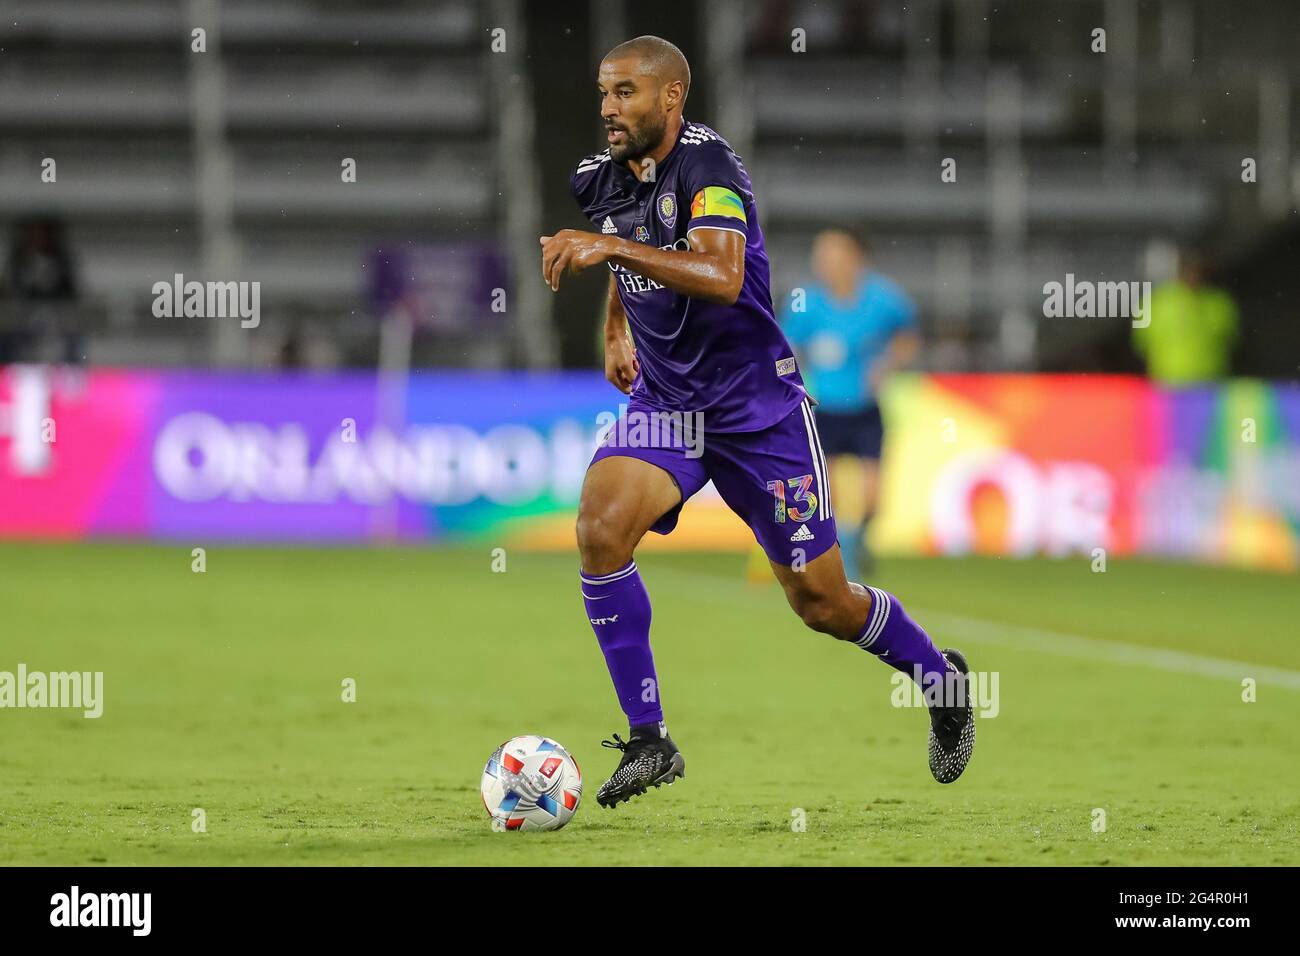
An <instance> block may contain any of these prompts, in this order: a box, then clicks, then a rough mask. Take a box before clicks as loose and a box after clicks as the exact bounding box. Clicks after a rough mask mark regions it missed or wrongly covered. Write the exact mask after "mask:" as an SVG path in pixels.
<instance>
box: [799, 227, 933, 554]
mask: <svg viewBox="0 0 1300 956" xmlns="http://www.w3.org/2000/svg"><path fill="white" fill-rule="evenodd" d="M812 267H813V272H814V273H816V275H817V282H816V283H815V284H814V285H812V286H811V287H810V288H809V289H808V290H807V293H806V295H805V298H804V301H803V303H802V305H803V307H802V308H801V309H799V310H797V311H796V310H795V309H793V308H790V309H788V310H786V313H785V315H784V316H783V318H782V322H781V326H782V328H783V329H784V331H785V335H786V338H787V339H789V341H790V344H791V345H793V346H794V349H795V355H796V356H797V358H798V359H799V367H800V368H801V369H802V371H803V373H804V374H806V375H807V376H808V380H809V383H810V384H811V386H812V389H813V391H814V392H815V393H816V395H817V400H818V403H819V404H818V406H817V427H818V429H819V431H820V433H821V436H822V441H823V450H824V451H825V452H826V454H827V456H828V457H829V458H830V460H831V463H832V464H834V463H835V460H836V459H837V458H844V459H848V460H852V461H853V462H854V464H855V465H856V466H857V473H858V474H859V475H860V476H861V480H862V517H861V521H860V522H859V524H858V526H857V527H854V526H853V525H851V524H850V523H849V522H847V521H845V522H842V523H841V522H837V524H838V525H839V536H840V538H839V540H840V549H841V550H842V552H843V555H844V568H845V571H846V572H847V573H848V575H849V577H850V578H854V577H857V575H858V573H859V572H861V573H867V572H868V571H869V569H870V566H871V557H870V552H869V551H868V548H867V526H868V524H870V522H871V519H872V517H874V515H875V513H876V505H877V503H878V502H879V500H880V449H881V446H882V444H883V442H884V435H885V428H884V422H883V420H882V419H881V416H880V406H879V405H878V404H877V403H876V396H877V395H878V394H879V392H880V386H881V385H882V384H883V383H884V380H885V379H886V378H887V377H888V376H889V374H890V373H891V372H893V371H894V370H895V369H897V368H899V367H901V366H903V365H906V364H907V363H908V362H910V361H911V360H912V359H913V357H915V355H916V351H917V348H918V347H919V345H920V339H919V338H918V337H917V334H916V306H915V305H913V304H912V300H911V299H909V298H908V297H907V293H905V292H904V291H903V290H902V289H900V288H899V287H898V285H897V284H896V283H894V282H892V281H890V280H889V279H888V278H886V277H885V276H883V275H881V274H880V273H879V272H876V271H874V270H873V269H871V259H870V253H869V251H868V247H867V242H866V240H865V239H863V238H862V237H861V236H859V235H858V234H857V233H856V232H853V231H851V230H849V229H846V228H843V227H836V228H834V229H825V230H823V231H822V232H821V233H819V234H818V235H817V238H816V239H814V240H813V248H812ZM832 491H838V489H837V488H835V486H834V484H833V483H832ZM835 497H837V498H838V497H842V496H840V495H838V494H836V495H835Z"/></svg>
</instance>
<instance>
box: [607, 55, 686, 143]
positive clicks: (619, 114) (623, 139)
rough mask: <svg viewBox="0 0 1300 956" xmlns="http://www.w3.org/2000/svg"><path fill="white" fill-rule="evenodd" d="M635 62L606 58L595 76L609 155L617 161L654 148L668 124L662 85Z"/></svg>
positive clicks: (660, 140) (661, 139) (661, 138)
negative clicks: (641, 71)
mask: <svg viewBox="0 0 1300 956" xmlns="http://www.w3.org/2000/svg"><path fill="white" fill-rule="evenodd" d="M636 66H637V61H635V60H626V59H621V60H606V61H605V62H603V63H601V65H600V73H599V74H598V75H597V77H596V87H597V89H598V90H599V91H600V118H601V119H602V120H604V122H605V132H606V136H607V138H608V140H609V156H610V158H611V159H613V160H614V161H615V162H618V163H622V162H626V161H627V160H629V159H641V158H642V157H643V156H645V155H646V154H647V153H650V152H653V151H654V149H655V147H657V146H658V145H659V144H660V143H661V142H663V138H664V133H665V132H666V130H667V128H668V110H667V108H666V104H665V102H664V96H663V89H664V88H663V85H662V84H660V82H659V80H658V78H657V77H654V76H649V75H647V74H645V73H639V72H637V71H636Z"/></svg>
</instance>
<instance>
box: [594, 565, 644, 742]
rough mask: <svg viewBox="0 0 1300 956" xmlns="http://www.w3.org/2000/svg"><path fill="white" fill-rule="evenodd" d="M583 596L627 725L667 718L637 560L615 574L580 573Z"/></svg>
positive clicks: (636, 725) (637, 725)
mask: <svg viewBox="0 0 1300 956" xmlns="http://www.w3.org/2000/svg"><path fill="white" fill-rule="evenodd" d="M579 577H580V578H581V579H582V597H583V599H584V600H585V602H586V605H587V618H588V620H590V621H591V627H592V629H593V630H594V631H595V632H596V640H597V641H599V642H600V649H601V650H602V651H603V652H604V654H605V665H606V666H607V667H608V668H609V676H610V677H611V678H612V679H613V681H614V692H615V693H616V694H617V695H618V703H619V706H620V707H622V708H623V713H625V714H627V723H628V726H629V727H639V726H641V725H643V724H657V723H659V722H661V721H662V720H663V719H664V712H663V708H662V707H660V706H659V677H658V675H657V674H655V661H654V656H653V655H652V654H651V653H650V596H649V595H648V594H646V591H645V586H644V585H643V584H642V583H641V575H640V574H638V573H637V570H636V562H635V561H629V562H628V563H627V566H626V567H624V568H620V569H619V570H617V571H614V572H613V573H611V574H601V575H592V574H587V573H586V572H582V573H581V574H579Z"/></svg>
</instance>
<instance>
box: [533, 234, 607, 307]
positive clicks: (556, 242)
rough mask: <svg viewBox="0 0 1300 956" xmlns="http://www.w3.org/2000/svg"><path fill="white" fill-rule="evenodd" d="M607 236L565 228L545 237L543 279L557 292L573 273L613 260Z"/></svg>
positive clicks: (543, 237) (542, 240)
mask: <svg viewBox="0 0 1300 956" xmlns="http://www.w3.org/2000/svg"><path fill="white" fill-rule="evenodd" d="M606 238H607V237H605V236H601V235H597V234H596V233H594V232H581V231H579V230H577V229H561V230H560V231H559V232H557V233H556V234H555V235H553V236H542V237H541V239H539V240H538V241H539V242H541V244H542V278H543V279H545V280H546V284H547V285H549V286H550V287H551V291H552V292H555V291H556V290H558V289H559V288H560V277H561V276H562V275H564V273H565V272H566V271H567V272H572V273H573V274H574V275H577V274H578V273H579V272H581V271H582V270H583V269H588V268H590V267H591V266H595V265H600V263H602V262H604V261H605V260H606V259H608V258H609V253H608V251H607V250H608V243H607V242H606V241H605V240H606Z"/></svg>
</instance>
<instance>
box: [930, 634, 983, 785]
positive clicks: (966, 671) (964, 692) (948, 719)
mask: <svg viewBox="0 0 1300 956" xmlns="http://www.w3.org/2000/svg"><path fill="white" fill-rule="evenodd" d="M943 656H944V658H945V659H946V660H947V661H948V668H949V673H950V674H952V673H954V672H955V673H956V675H957V680H956V681H953V680H951V679H950V680H947V681H945V682H944V690H945V691H946V693H945V694H944V700H943V701H942V702H940V703H938V704H936V705H935V706H933V707H931V708H930V773H932V774H934V779H935V780H938V781H939V782H940V783H952V782H953V781H954V780H956V779H957V778H958V777H960V776H961V772H962V771H963V770H965V769H966V764H968V763H970V758H971V753H972V752H973V751H974V750H975V708H974V705H973V702H972V701H971V689H970V665H969V664H967V663H966V658H965V657H964V656H963V655H962V652H961V651H958V650H953V649H952V648H950V647H948V648H944V650H943ZM954 692H955V699H949V698H950V697H952V696H954Z"/></svg>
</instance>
